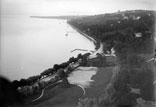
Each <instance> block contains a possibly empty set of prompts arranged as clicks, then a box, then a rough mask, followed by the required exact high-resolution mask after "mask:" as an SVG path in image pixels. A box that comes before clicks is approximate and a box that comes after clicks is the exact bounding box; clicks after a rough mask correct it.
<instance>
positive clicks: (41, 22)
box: [0, 15, 95, 80]
mask: <svg viewBox="0 0 156 107" xmlns="http://www.w3.org/2000/svg"><path fill="white" fill-rule="evenodd" d="M67 33H68V35H67V36H66V34H67ZM76 48H79V49H88V50H94V49H95V46H94V44H93V42H92V41H89V40H88V39H86V38H85V37H84V36H82V35H81V34H79V33H78V32H77V31H76V30H74V29H73V28H71V27H70V26H69V25H68V24H67V21H66V20H56V19H40V18H30V17H29V16H8V15H7V16H1V37H0V75H2V76H5V77H7V78H8V79H10V80H14V79H18V80H19V79H21V78H28V77H29V76H32V75H38V74H40V73H41V72H42V71H44V70H45V69H48V68H52V67H53V65H54V64H60V63H62V62H65V61H67V60H68V59H69V57H72V56H77V54H79V53H80V51H74V52H73V53H71V52H70V51H72V50H74V49H76ZM81 53H84V52H81Z"/></svg>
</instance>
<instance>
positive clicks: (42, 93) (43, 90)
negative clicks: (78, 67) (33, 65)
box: [32, 81, 61, 102]
mask: <svg viewBox="0 0 156 107" xmlns="http://www.w3.org/2000/svg"><path fill="white" fill-rule="evenodd" d="M60 82H61V81H58V82H57V83H60ZM54 84H56V83H53V84H50V85H48V86H46V87H45V88H44V89H42V92H41V95H40V96H39V97H37V98H36V99H34V100H32V102H35V101H37V100H39V99H41V98H42V97H43V95H44V92H45V89H46V88H48V87H50V86H52V85H54Z"/></svg>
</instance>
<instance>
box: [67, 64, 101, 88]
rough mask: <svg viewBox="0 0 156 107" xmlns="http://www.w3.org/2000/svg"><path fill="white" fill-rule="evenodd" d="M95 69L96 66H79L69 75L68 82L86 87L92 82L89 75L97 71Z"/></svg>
mask: <svg viewBox="0 0 156 107" xmlns="http://www.w3.org/2000/svg"><path fill="white" fill-rule="evenodd" d="M97 70H98V69H97V68H96V67H79V68H78V69H76V70H74V72H72V73H71V74H70V75H69V77H68V81H69V83H70V84H76V85H81V86H83V87H84V88H87V87H89V86H90V85H91V84H92V83H93V82H94V81H93V80H92V79H91V77H92V76H93V75H95V74H96V73H97Z"/></svg>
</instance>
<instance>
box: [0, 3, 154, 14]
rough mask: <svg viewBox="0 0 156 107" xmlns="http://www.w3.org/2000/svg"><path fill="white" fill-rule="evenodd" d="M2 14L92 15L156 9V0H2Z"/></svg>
mask: <svg viewBox="0 0 156 107" xmlns="http://www.w3.org/2000/svg"><path fill="white" fill-rule="evenodd" d="M0 8H1V9H0V10H1V12H0V14H1V15H51V16H52V15H54V16H56V15H87V14H88V15H90V14H102V13H111V12H116V11H118V10H133V9H148V10H156V0H0Z"/></svg>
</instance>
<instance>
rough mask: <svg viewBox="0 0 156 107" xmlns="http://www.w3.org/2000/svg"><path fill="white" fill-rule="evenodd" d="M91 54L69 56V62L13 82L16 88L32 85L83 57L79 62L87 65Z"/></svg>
mask: <svg viewBox="0 0 156 107" xmlns="http://www.w3.org/2000/svg"><path fill="white" fill-rule="evenodd" d="M89 55H90V53H86V54H84V55H82V54H78V56H77V57H76V58H74V57H71V58H69V60H68V61H67V62H64V63H61V64H54V66H53V68H49V69H47V70H45V71H43V72H42V73H40V75H36V76H31V77H29V78H27V79H21V80H19V81H18V80H14V81H13V82H12V83H11V84H12V85H13V86H14V87H15V88H16V89H17V88H18V87H24V86H27V85H32V84H34V83H35V82H36V81H39V80H40V79H42V78H45V77H47V76H50V75H53V74H55V73H57V71H58V70H59V69H64V68H67V67H68V66H69V65H70V64H71V63H75V62H78V60H79V59H81V62H80V63H79V65H80V66H86V65H87V57H88V56H89ZM69 69H70V68H69Z"/></svg>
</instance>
